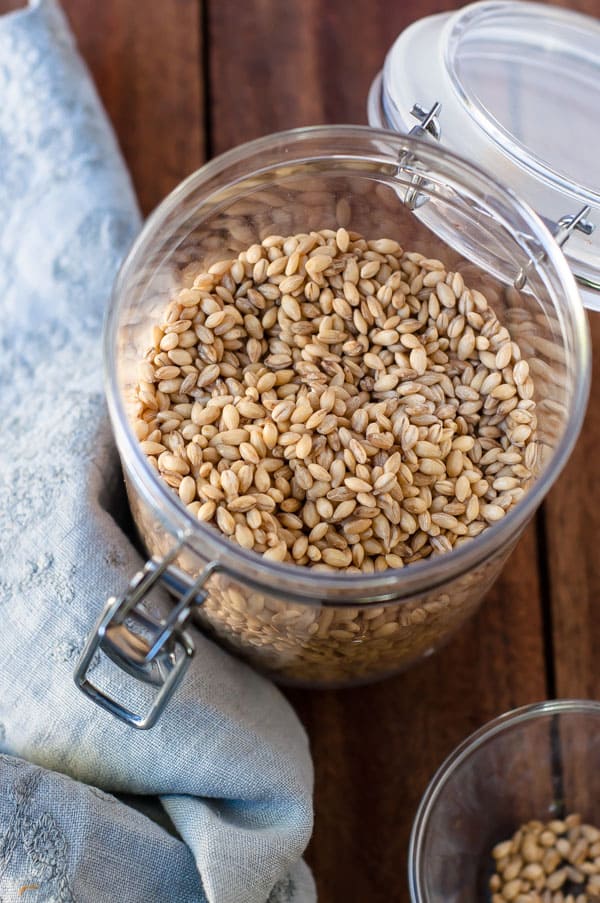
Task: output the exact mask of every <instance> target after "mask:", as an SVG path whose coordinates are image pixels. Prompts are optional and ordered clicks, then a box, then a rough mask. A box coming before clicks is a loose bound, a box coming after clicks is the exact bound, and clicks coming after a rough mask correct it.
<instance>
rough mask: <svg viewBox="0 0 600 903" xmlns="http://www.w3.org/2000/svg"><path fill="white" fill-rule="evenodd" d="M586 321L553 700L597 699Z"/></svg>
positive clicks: (595, 387) (557, 586)
mask: <svg viewBox="0 0 600 903" xmlns="http://www.w3.org/2000/svg"><path fill="white" fill-rule="evenodd" d="M557 5H565V6H568V7H569V8H571V9H576V10H578V11H579V12H583V13H587V14H589V15H592V16H600V3H599V2H598V0H569V2H568V3H565V4H561V3H558V4H557ZM589 321H590V329H591V334H592V353H593V363H592V388H591V394H590V404H589V407H588V411H587V416H586V419H585V423H584V425H583V429H582V432H581V435H580V437H579V440H578V442H577V445H576V447H575V450H574V453H573V456H572V458H571V460H570V461H569V463H568V464H567V466H566V468H565V470H564V472H563V474H562V475H561V477H560V478H559V480H558V482H557V484H556V486H555V488H554V489H553V490H552V492H551V493H550V495H549V497H548V499H547V501H546V505H545V511H546V542H547V545H548V551H549V555H548V565H549V587H550V599H551V604H552V608H551V611H552V637H553V647H554V661H555V683H556V695H557V696H565V697H569V696H571V697H592V698H594V697H596V698H597V697H598V694H599V693H600V667H599V665H598V648H600V623H599V621H598V617H597V607H598V600H599V599H600V569H599V568H598V552H597V537H598V535H600V508H599V506H598V492H597V490H598V486H599V485H600V456H599V455H598V448H599V446H598V442H599V441H600V407H599V405H598V393H599V392H600V314H590V316H589Z"/></svg>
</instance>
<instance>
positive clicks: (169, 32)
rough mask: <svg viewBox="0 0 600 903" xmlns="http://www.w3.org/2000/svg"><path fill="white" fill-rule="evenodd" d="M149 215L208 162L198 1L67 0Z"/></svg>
mask: <svg viewBox="0 0 600 903" xmlns="http://www.w3.org/2000/svg"><path fill="white" fill-rule="evenodd" d="M63 7H64V9H65V11H66V13H67V15H68V17H69V19H70V21H71V24H72V27H73V30H74V32H75V35H76V37H77V41H78V43H79V47H80V49H81V52H82V54H83V56H84V58H85V60H86V62H87V64H88V65H89V67H90V69H91V71H92V75H93V76H94V79H95V81H96V85H97V86H98V89H99V92H100V96H101V98H102V100H103V102H104V105H105V107H106V109H107V111H108V114H109V116H110V118H111V120H112V123H113V125H114V127H115V130H116V132H117V135H118V138H119V141H120V143H121V147H122V150H123V154H124V156H125V159H126V161H127V165H128V166H129V169H130V171H131V174H132V177H133V182H134V185H135V188H136V191H137V193H138V197H139V200H140V205H141V207H142V210H143V212H144V213H149V212H150V210H152V209H153V207H155V206H156V204H158V202H159V201H161V200H162V199H163V197H164V196H165V195H166V194H168V193H169V191H171V190H172V189H173V188H174V187H175V186H176V185H177V183H178V182H180V181H181V179H183V178H184V177H185V176H187V175H188V174H189V173H190V172H192V171H193V170H194V169H197V167H198V166H200V165H201V163H202V162H203V161H204V155H205V144H204V128H203V125H204V106H203V104H204V89H203V80H202V65H201V60H202V56H203V53H204V48H203V46H202V30H201V4H200V3H199V2H198V0H166V2H165V0H144V2H143V3H140V2H138V0H102V2H101V3H98V2H96V0H64V2H63Z"/></svg>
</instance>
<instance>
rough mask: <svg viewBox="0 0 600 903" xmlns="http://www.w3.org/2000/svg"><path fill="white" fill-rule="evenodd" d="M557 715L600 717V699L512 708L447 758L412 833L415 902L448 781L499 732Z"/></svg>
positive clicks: (419, 899)
mask: <svg viewBox="0 0 600 903" xmlns="http://www.w3.org/2000/svg"><path fill="white" fill-rule="evenodd" d="M555 715H593V716H594V717H598V718H600V702H598V701H596V700H593V699H549V700H544V701H542V702H535V703H530V704H529V705H523V706H520V707H519V708H516V709H511V710H509V711H508V712H504V713H503V714H502V715H498V717H497V718H493V719H492V720H491V721H488V722H486V723H485V724H483V725H482V726H481V727H480V728H478V729H477V730H476V731H474V732H473V733H472V734H469V736H467V737H466V738H465V739H464V740H462V741H461V742H460V743H459V744H458V746H456V747H455V748H454V749H453V750H452V752H451V753H450V755H449V756H447V757H446V759H444V761H443V762H442V764H441V765H440V767H439V768H438V769H437V771H436V772H435V774H434V775H433V777H432V778H431V780H430V782H429V784H428V785H427V788H426V790H425V793H424V794H423V796H422V797H421V802H420V803H419V808H418V809H417V814H416V816H415V819H414V822H413V826H412V831H411V835H410V842H409V848H408V883H409V889H410V896H411V900H412V901H413V903H425V901H426V899H427V897H426V893H425V889H424V887H423V873H424V870H425V869H426V865H425V863H424V862H423V847H424V843H425V837H426V833H427V828H428V825H429V821H430V818H431V814H432V811H433V808H434V806H435V804H436V802H437V799H438V797H439V795H440V793H441V792H442V790H443V789H444V786H445V785H446V783H447V782H448V781H449V780H450V778H451V777H452V776H453V775H454V773H455V772H456V771H457V769H458V768H459V767H460V766H461V765H462V764H463V763H464V762H465V761H466V760H467V759H468V758H469V756H471V755H472V754H473V753H474V752H476V751H477V750H478V749H479V748H480V747H481V746H483V745H484V744H485V743H487V742H488V741H489V740H492V739H493V738H494V737H496V736H497V735H498V734H502V733H504V731H506V730H510V728H512V727H515V726H516V725H518V724H525V723H527V722H528V721H535V720H537V719H538V718H548V717H553V716H555Z"/></svg>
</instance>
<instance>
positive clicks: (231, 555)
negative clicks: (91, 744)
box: [90, 126, 590, 726]
mask: <svg viewBox="0 0 600 903" xmlns="http://www.w3.org/2000/svg"><path fill="white" fill-rule="evenodd" d="M416 208H418V210H419V212H420V216H419V219H417V218H416V217H415V215H414V212H415V209H416ZM428 219H431V221H433V222H434V223H435V230H434V231H432V229H430V228H429V227H428V225H427V220H428ZM340 226H346V227H349V228H351V229H353V230H356V231H358V232H361V233H362V234H363V235H366V236H368V237H383V236H385V237H389V238H394V239H396V240H397V241H399V242H400V244H401V245H402V246H403V247H406V248H410V249H414V250H417V251H420V252H422V253H423V254H425V255H426V256H427V257H429V258H431V257H433V258H438V259H441V260H442V261H444V262H445V263H447V264H448V268H449V269H451V270H456V271H459V272H461V273H462V274H463V276H464V280H465V284H466V285H468V286H469V287H470V288H473V289H479V290H483V291H484V293H485V294H486V296H487V298H488V300H489V301H490V303H491V305H492V306H493V308H494V309H495V310H496V312H497V313H498V315H499V316H500V317H501V319H502V320H503V322H504V323H505V324H506V325H507V326H508V327H509V328H510V329H511V331H512V333H513V338H514V339H515V340H517V341H518V342H519V343H520V344H521V348H522V351H523V354H524V356H525V357H527V358H529V359H530V362H531V372H532V374H533V376H534V378H535V382H536V395H537V399H538V427H537V449H538V452H539V453H538V454H537V456H536V458H535V460H531V462H530V463H531V467H532V469H533V471H534V472H535V479H534V481H533V483H532V485H531V487H530V488H529V489H528V491H527V493H526V495H525V496H524V498H523V499H522V500H521V501H519V502H518V503H517V504H516V506H515V507H514V508H513V509H512V510H510V511H509V512H508V513H507V515H506V516H505V517H504V518H503V519H502V520H500V521H499V522H497V523H496V524H494V525H493V526H490V527H489V528H488V529H486V530H485V531H483V533H482V534H481V535H479V536H477V537H476V538H474V539H472V541H470V542H467V543H465V544H463V545H461V547H460V548H457V549H455V550H453V551H452V552H448V553H446V554H442V555H439V556H434V557H430V558H428V559H427V560H423V561H420V562H416V563H414V564H411V565H409V566H407V567H405V568H403V569H390V570H387V571H383V572H378V573H374V574H365V575H358V574H352V575H344V574H340V575H338V574H334V573H322V572H316V571H314V570H311V569H310V568H306V567H300V566H296V565H290V564H285V563H282V564H279V563H275V562H272V561H268V560H265V559H264V558H262V557H261V556H259V555H257V554H256V553H254V552H251V551H246V550H244V549H243V548H241V547H240V546H238V545H236V544H234V543H232V542H231V541H230V540H229V539H228V538H227V537H225V536H223V535H222V534H220V533H219V532H218V531H217V530H216V529H214V528H213V527H211V526H208V525H206V524H203V523H200V522H198V520H197V519H196V518H195V517H193V516H192V515H191V514H190V512H189V511H188V509H187V508H186V507H185V506H184V505H183V504H182V503H181V502H180V500H179V497H178V495H177V494H176V492H174V491H173V490H172V489H170V488H169V486H168V485H166V483H165V482H163V481H162V479H161V478H160V477H159V476H158V474H157V473H156V471H155V470H153V468H152V467H151V466H150V464H149V462H148V460H147V458H146V457H145V456H144V454H143V453H142V451H141V448H140V444H139V441H138V440H137V438H136V435H135V434H134V431H133V428H132V416H133V405H134V389H135V385H136V365H137V363H138V362H139V360H140V359H142V358H143V356H144V354H145V352H146V351H147V349H148V347H150V346H151V342H152V338H151V336H152V327H153V325H154V324H157V323H158V322H160V321H161V319H162V317H163V314H164V311H165V308H166V306H167V304H168V303H169V300H170V299H171V297H172V295H173V292H174V291H175V290H176V289H177V288H178V287H179V286H181V285H186V284H188V282H187V281H186V280H188V281H189V280H190V279H191V278H192V277H191V276H190V272H191V271H190V269H189V265H190V263H192V264H194V265H195V264H196V263H198V262H199V263H201V264H202V266H203V267H208V266H210V265H211V264H212V263H213V262H215V261H216V260H221V259H223V258H227V257H232V256H236V255H237V254H238V253H239V252H240V250H242V249H245V248H246V247H248V246H249V245H251V244H252V243H254V242H259V241H261V239H263V238H264V237H266V236H267V235H269V234H273V233H277V234H282V235H288V234H293V233H296V232H304V231H308V230H311V229H322V228H332V229H337V228H338V227H340ZM186 268H188V269H186ZM194 272H196V273H197V272H198V269H197V267H196V269H195V270H194ZM524 274H525V277H524ZM515 282H516V283H517V284H519V285H522V286H523V287H522V289H521V290H517V289H516V288H515V287H514V284H515ZM105 360H106V374H107V395H108V405H109V410H110V417H111V421H112V426H113V429H114V434H115V437H116V442H117V445H118V450H119V453H120V457H121V461H122V465H123V471H124V474H125V480H126V484H127V490H128V494H129V500H130V503H131V509H132V512H133V516H134V519H135V522H136V525H137V528H138V530H139V533H140V536H141V538H142V540H143V543H144V545H145V547H146V549H147V550H148V553H149V554H150V555H151V556H153V558H154V559H155V560H157V561H160V560H162V565H161V566H160V568H159V569H158V571H157V569H156V566H154V567H153V566H152V565H150V571H151V572H152V575H153V576H152V579H156V577H157V576H160V577H161V578H162V579H163V580H165V581H166V582H167V585H168V586H169V587H170V588H171V589H173V590H174V591H175V592H177V593H178V594H179V595H181V594H184V593H186V592H187V593H188V597H187V603H189V605H188V604H187V603H186V605H184V608H185V612H184V611H183V609H179V613H178V614H177V615H176V616H175V617H176V619H178V620H177V623H174V622H173V623H172V624H171V626H174V627H175V628H176V629H177V630H179V628H180V627H181V623H182V621H183V619H184V616H187V613H188V608H190V607H194V606H193V602H194V601H198V602H201V604H199V605H198V606H197V607H195V614H196V616H197V618H198V619H199V621H200V623H201V625H202V626H203V628H204V629H205V630H206V631H208V632H209V634H210V635H212V636H214V637H216V638H217V639H218V641H219V642H221V643H222V644H224V645H225V646H226V647H227V648H228V649H231V650H233V651H234V652H236V653H238V654H240V655H241V656H243V657H244V658H245V659H246V660H247V661H249V662H250V663H251V664H253V665H255V666H256V667H257V668H259V669H260V670H262V671H264V672H267V673H268V674H270V675H271V676H272V677H274V678H275V679H276V680H279V681H282V682H287V683H298V684H303V685H320V686H340V685H347V684H352V683H357V682H365V681H371V680H374V679H377V678H382V677H385V676H386V675H389V674H392V673H394V672H397V671H399V670H401V669H404V668H407V667H408V666H409V665H411V664H412V663H413V662H415V661H417V660H419V659H421V658H422V657H423V656H425V655H429V654H430V653H431V652H433V651H434V650H435V649H437V648H438V647H439V646H440V645H441V644H442V643H444V642H446V640H447V639H448V638H449V637H450V636H451V634H452V633H453V632H454V631H455V630H457V629H458V628H459V627H460V625H461V624H462V623H463V622H464V621H465V620H466V618H468V617H469V616H470V615H471V614H472V612H473V611H474V610H475V609H476V607H477V606H478V604H479V602H480V600H481V598H482V596H484V595H485V593H486V592H487V590H488V588H489V587H490V585H491V583H492V582H493V580H494V579H495V578H496V577H497V575H498V573H499V571H500V569H501V568H502V565H503V564H504V562H505V561H506V558H507V556H508V555H509V553H510V551H511V549H512V548H513V546H514V545H515V543H516V542H517V539H518V537H519V534H520V533H521V531H522V530H523V528H524V526H525V525H526V524H527V522H528V521H529V520H530V519H531V517H532V515H533V513H534V512H535V510H536V508H537V507H538V505H539V504H540V502H541V500H542V499H543V497H544V496H545V494H546V493H547V492H548V490H549V489H550V487H551V485H552V483H553V482H554V480H555V479H556V477H557V476H558V474H559V472H560V470H561V468H562V467H563V465H564V464H565V461H566V460H567V457H568V455H569V453H570V450H571V448H572V446H573V444H574V442H575V440H576V438H577V434H578V432H579V429H580V427H581V423H582V418H583V414H584V410H585V405H586V399H587V393H588V383H589V373H590V348H589V337H588V329H587V322H586V318H585V315H584V311H583V308H582V306H581V301H580V298H579V295H578V292H577V288H576V286H575V283H574V280H573V277H572V275H571V272H570V270H569V268H568V266H567V263H566V261H565V259H564V257H563V256H562V254H561V252H560V250H559V248H558V246H557V245H556V243H555V242H554V241H553V239H552V237H551V236H550V233H549V232H548V231H547V229H546V228H545V226H544V225H543V223H542V222H541V221H540V220H539V219H538V217H537V216H536V215H535V214H534V213H533V212H532V211H531V210H530V209H529V207H528V206H527V205H526V204H524V203H522V202H521V201H520V200H519V199H518V198H517V197H515V196H514V195H513V194H512V193H511V192H510V191H508V190H507V189H505V188H503V187H502V186H501V185H500V184H498V183H496V182H495V181H494V180H493V179H492V178H490V177H489V176H487V175H485V174H484V173H483V172H481V171H480V170H478V169H477V168H476V167H474V166H473V165H471V164H469V163H466V162H465V161H463V160H461V159H459V158H457V157H455V156H453V155H452V154H451V153H449V152H447V151H445V150H442V149H440V148H439V147H437V146H435V145H432V146H429V145H427V144H426V143H425V142H420V141H416V140H413V139H410V138H401V137H399V136H398V135H397V134H394V133H392V132H389V131H380V130H376V129H370V128H366V127H354V126H335V127H316V128H309V129H302V130H297V131H291V132H284V133H281V134H276V135H271V136H269V137H267V138H263V139H260V140H258V141H254V142H252V143H250V144H247V145H244V146H242V147H239V148H237V149H235V150H232V151H229V152H228V153H226V154H224V155H222V156H221V157H218V158H217V159H215V160H213V161H211V162H210V163H209V164H207V165H206V166H204V167H203V168H202V169H200V170H199V171H198V172H197V173H195V174H194V175H192V176H190V178H188V179H187V180H186V181H185V182H184V183H183V184H182V185H181V186H180V187H178V188H177V189H176V190H175V191H174V192H173V193H172V194H171V195H170V196H169V197H168V198H167V199H166V200H165V201H164V202H163V203H162V204H161V206H160V207H159V208H158V209H157V211H156V212H155V213H154V214H153V215H152V216H151V217H150V219H149V220H148V222H147V223H146V226H145V228H144V229H143V231H142V234H141V235H140V237H139V238H138V240H137V241H136V243H135V245H134V247H133V248H132V250H131V252H130V254H129V256H128V258H127V260H126V262H125V264H124V265H123V268H122V270H121V273H120V275H119V277H118V280H117V283H116V287H115V291H114V295H113V299H112V304H111V307H110V311H109V313H108V317H107V322H106V330H105ZM136 593H137V595H136V604H137V601H139V598H140V595H141V591H140V590H139V587H138V589H137V590H136ZM204 594H206V595H204ZM124 598H125V599H126V598H127V596H126V597H124ZM129 599H130V600H131V596H130V597H129ZM186 606H187V607H186ZM125 609H126V613H128V614H131V605H130V604H129V603H126V605H125ZM113 611H114V610H113ZM107 619H110V613H109V615H106V617H105V620H104V622H102V623H103V624H104V626H103V627H102V628H101V630H100V633H101V634H102V636H104V637H105V639H106V634H105V627H106V625H107V623H108V620H107ZM147 626H148V625H146V627H147ZM151 629H152V630H154V628H153V627H151ZM122 632H123V631H122ZM125 632H126V631H125ZM168 632H169V631H167V633H168ZM159 633H160V631H159ZM165 638H166V634H165V633H162V634H161V636H160V639H161V641H163V640H165ZM113 639H114V638H113ZM171 639H173V637H171ZM150 645H152V643H151V644H150ZM158 645H159V644H158V643H157V644H155V645H154V647H153V648H154V651H155V650H156V648H158ZM90 648H91V647H90ZM111 648H112V653H113V657H114V658H116V660H118V662H119V664H123V662H124V659H126V658H127V655H126V653H125V652H124V651H123V649H124V648H125V647H121V648H120V651H119V650H116V648H115V645H114V644H113V645H112V647H111ZM129 648H130V647H129ZM92 652H93V649H92V650H91V652H90V654H92ZM149 657H151V654H150V653H148V655H146V658H145V661H146V662H147V661H148V658H149ZM117 714H120V713H119V712H117ZM144 726H147V725H146V724H145V725H144Z"/></svg>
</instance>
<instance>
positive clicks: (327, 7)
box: [209, 0, 546, 903]
mask: <svg viewBox="0 0 600 903" xmlns="http://www.w3.org/2000/svg"><path fill="white" fill-rule="evenodd" d="M451 5H457V4H446V6H447V7H448V6H451ZM441 8H443V7H442V6H441V5H438V4H436V5H435V11H438V10H439V9H441ZM433 11H434V4H433V2H427V3H424V2H421V3H406V4H399V3H397V4H396V3H394V4H389V3H387V2H386V0H377V2H366V0H364V2H363V0H359V2H357V3H352V4H350V3H347V2H342V0H329V2H328V3H327V4H320V3H318V2H317V0H305V2H303V3H289V4H285V6H284V5H282V4H281V3H278V2H277V0H263V2H261V3H255V4H252V5H248V6H247V7H242V6H241V5H240V4H237V3H234V2H231V0H229V2H216V0H213V2H211V3H210V4H209V34H210V50H211V53H210V96H211V107H210V122H211V132H212V135H211V138H212V149H213V151H215V152H219V151H223V150H225V149H227V148H229V147H231V146H233V145H236V144H239V143H240V142H242V141H245V140H249V139H251V138H255V137H257V136H259V135H261V134H265V133H267V132H269V131H276V130H279V129H283V128H289V127H294V126H301V125H311V124H315V123H319V122H344V121H347V122H364V121H365V120H366V97H367V92H368V89H369V85H370V83H371V79H372V78H373V76H374V75H375V74H376V72H377V71H378V69H379V68H380V66H381V63H382V61H383V58H384V54H385V51H386V49H387V47H388V46H389V45H390V44H391V43H392V41H393V40H394V38H395V36H396V35H397V33H398V32H399V31H400V30H401V29H402V28H403V27H404V26H405V25H406V24H408V23H409V22H410V21H412V20H413V19H414V18H416V17H417V16H419V15H424V14H427V12H433ZM541 609H542V603H541V591H540V585H539V581H538V572H537V545H536V534H535V527H534V526H532V527H531V528H530V529H529V530H528V531H527V532H526V534H525V535H524V537H523V539H522V541H521V543H520V545H519V547H518V548H517V550H516V551H515V553H514V555H513V557H512V558H511V560H510V562H509V563H508V565H507V567H506V569H505V571H504V574H503V576H502V578H501V579H500V581H499V582H498V583H497V584H496V586H495V587H494V589H493V590H492V592H491V593H490V594H489V597H488V599H487V602H486V604H485V606H484V607H483V609H482V610H481V611H480V613H479V614H478V615H477V616H476V618H475V619H474V620H473V621H472V622H471V623H470V624H469V625H468V626H467V627H466V628H465V629H464V630H463V631H462V632H461V633H460V635H459V636H458V637H457V638H456V639H455V640H454V641H452V643H451V644H450V645H449V646H448V647H447V648H446V649H445V650H444V651H443V652H441V653H440V654H439V655H438V656H436V657H434V658H432V659H430V660H429V661H427V662H425V663H423V664H421V665H419V666H417V667H416V668H414V669H413V670H412V671H410V672H408V673H406V674H404V675H401V676H399V677H397V678H394V679H392V680H388V681H386V682H384V683H380V684H374V685H371V686H368V687H362V688H359V689H352V690H342V691H337V692H324V691H316V692H315V691H301V690H294V691H289V693H288V695H289V698H290V699H291V700H292V702H293V703H294V705H295V706H296V708H297V710H298V712H299V713H300V715H301V717H302V719H303V720H304V723H305V725H306V727H307V729H308V733H309V735H310V739H311V744H312V750H313V755H314V760H315V770H316V825H315V833H314V837H313V841H312V843H311V846H310V848H309V853H308V858H309V861H310V863H311V864H312V866H313V868H314V872H315V876H316V879H317V883H318V887H319V899H320V901H321V903H339V901H340V900H344V901H345V900H348V901H355V900H357V901H358V900H360V901H363V900H364V901H367V900H368V901H369V903H404V901H407V900H408V899H409V896H408V888H407V883H406V854H407V848H408V837H409V832H410V828H411V824H412V820H413V818H414V814H415V811H416V808H417V805H418V802H419V799H420V796H421V794H422V792H423V790H424V789H425V786H426V784H427V782H428V781H429V779H430V778H431V776H432V775H433V773H434V771H435V769H436V768H437V767H438V765H440V764H441V762H442V760H443V759H444V757H445V756H446V755H447V754H448V753H449V752H450V751H451V750H452V748H453V747H454V746H455V745H456V744H457V743H458V742H459V741H460V740H461V739H463V738H464V737H465V736H466V735H467V734H468V733H470V732H471V731H472V730H473V729H475V728H476V727H478V726H479V725H480V724H482V723H483V722H485V721H486V720H487V719H489V718H491V717H493V716H495V715H497V714H499V713H500V712H502V711H504V710H506V709H509V708H512V707H514V706H516V705H520V704H523V703H525V702H531V701H534V700H538V699H542V698H544V696H545V695H546V685H545V669H544V650H543V639H542V635H543V630H542V618H541Z"/></svg>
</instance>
